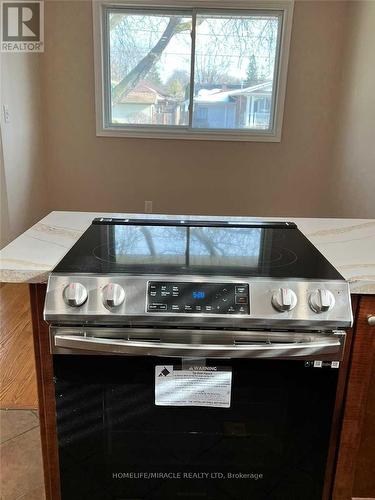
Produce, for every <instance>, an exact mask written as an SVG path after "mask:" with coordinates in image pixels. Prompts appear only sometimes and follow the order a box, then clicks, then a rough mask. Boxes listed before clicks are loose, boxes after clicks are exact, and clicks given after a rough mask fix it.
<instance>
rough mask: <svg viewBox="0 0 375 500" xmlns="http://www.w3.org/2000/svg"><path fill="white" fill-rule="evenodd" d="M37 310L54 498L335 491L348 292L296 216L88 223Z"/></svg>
mask: <svg viewBox="0 0 375 500" xmlns="http://www.w3.org/2000/svg"><path fill="white" fill-rule="evenodd" d="M45 319H46V320H47V321H48V322H49V323H50V341H51V351H52V353H53V355H54V367H55V380H56V401H57V421H58V434H59V449H60V469H61V470H60V473H61V478H62V496H63V499H64V500H65V499H70V500H71V499H75V498H77V499H80V500H81V499H83V498H90V499H96V498H98V499H99V498H100V499H101V500H103V499H107V498H108V499H123V500H124V499H140V498H142V499H143V498H144V499H146V498H147V499H149V498H150V499H151V498H152V499H154V498H155V499H159V498H160V499H166V498H171V499H172V498H173V499H175V498H180V497H191V496H193V497H199V498H212V499H221V498H240V497H244V498H256V499H258V498H259V499H263V498H264V499H284V498H285V499H290V498H295V499H302V498H303V499H304V500H306V499H318V498H322V496H324V495H325V497H326V498H328V497H329V485H327V483H326V484H325V486H324V478H325V477H327V468H329V467H330V465H329V464H327V453H328V447H329V443H330V429H331V421H332V418H333V413H334V403H335V397H336V385H337V377H338V372H339V364H340V360H341V359H342V355H343V349H344V344H345V328H347V327H349V326H351V322H352V313H351V306H350V294H349V288H348V284H347V283H346V282H345V280H344V279H343V277H342V276H341V275H340V274H339V273H338V272H337V271H336V270H335V269H334V268H333V266H332V265H331V264H330V263H329V262H328V261H327V260H326V259H325V258H324V257H323V256H322V255H321V254H320V253H319V251H318V250H317V249H316V248H315V247H314V246H313V245H312V244H311V243H310V242H309V240H308V239H307V238H305V237H304V236H303V235H302V233H301V232H300V231H299V230H298V228H297V227H296V226H295V224H293V223H290V222H285V223H274V222H267V223H265V222H262V223H260V222H253V223H249V224H247V223H242V222H241V223H238V222H231V223H227V222H212V221H201V220H199V221H194V220H186V221H184V220H164V219H161V220H141V219H133V220H131V219H95V220H94V221H93V224H92V225H91V226H90V228H89V229H88V230H87V231H86V232H85V234H84V235H83V236H82V237H81V239H80V240H79V241H78V242H77V243H76V245H75V246H74V247H73V248H72V249H71V250H70V251H69V252H68V254H67V255H66V256H65V257H64V258H63V260H62V261H61V262H60V264H59V265H58V266H57V267H56V269H55V270H54V272H53V273H52V275H51V276H50V279H49V282H48V289H47V296H46V304H45ZM328 472H329V471H328ZM87 473H88V474H89V475H90V478H91V480H90V481H86V482H84V484H81V483H82V482H81V483H79V484H80V486H77V485H78V482H77V481H78V478H79V477H82V474H87ZM199 474H202V475H201V476H199ZM236 475H237V476H236Z"/></svg>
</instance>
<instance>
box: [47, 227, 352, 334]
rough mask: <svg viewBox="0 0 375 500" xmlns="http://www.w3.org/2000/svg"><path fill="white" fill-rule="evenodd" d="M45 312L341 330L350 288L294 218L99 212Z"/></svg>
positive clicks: (62, 267)
mask: <svg viewBox="0 0 375 500" xmlns="http://www.w3.org/2000/svg"><path fill="white" fill-rule="evenodd" d="M45 317H46V318H47V319H49V320H51V321H57V322H64V323H69V324H70V323H73V322H81V321H84V322H85V323H86V324H88V323H94V324H97V323H98V324H100V323H105V324H109V325H110V324H123V325H141V326H142V325H146V324H148V325H149V324H153V325H157V326H160V325H170V324H176V323H178V324H179V325H182V326H194V327H199V328H200V327H207V326H210V327H211V326H212V324H214V325H215V327H220V328H222V327H230V328H233V327H235V328H255V327H256V328H274V327H277V328H289V329H290V328H301V327H304V328H310V329H322V328H323V329H324V328H339V327H346V326H349V325H350V324H351V307H350V296H349V289H348V285H347V283H346V282H345V280H344V279H343V277H342V276H341V275H340V274H339V273H338V271H337V270H336V269H335V268H334V267H333V266H332V265H331V264H330V263H329V262H328V261H327V259H325V257H324V256H323V255H322V254H321V253H320V252H319V251H318V250H317V249H316V248H315V247H314V246H313V245H312V243H311V242H310V241H309V240H308V239H307V238H306V237H305V236H304V235H303V234H302V233H301V232H300V231H299V230H298V228H297V226H296V225H295V224H293V223H290V222H282V223H279V222H252V223H242V222H240V223H237V222H231V223H228V222H212V221H201V220H199V221H194V220H187V221H185V220H168V219H165V220H155V219H154V220H152V219H146V220H141V219H95V220H94V221H93V224H92V225H91V226H90V227H89V228H88V229H87V231H86V232H85V233H84V234H83V236H82V237H81V238H80V239H79V240H78V241H77V243H76V244H75V245H74V247H73V248H72V249H71V250H70V251H69V252H68V253H67V255H66V256H65V257H64V258H63V259H62V260H61V262H60V263H59V264H58V266H57V267H56V268H55V270H54V272H53V273H52V275H51V277H50V280H49V286H48V292H47V300H46V308H45Z"/></svg>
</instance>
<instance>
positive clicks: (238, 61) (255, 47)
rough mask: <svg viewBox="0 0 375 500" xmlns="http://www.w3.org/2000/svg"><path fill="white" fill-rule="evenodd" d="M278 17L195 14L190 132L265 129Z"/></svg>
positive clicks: (269, 121)
mask: <svg viewBox="0 0 375 500" xmlns="http://www.w3.org/2000/svg"><path fill="white" fill-rule="evenodd" d="M280 24H281V18H280V17H279V16H278V15H277V14H267V15H264V14H260V13H259V14H258V13H254V14H253V13H252V14H246V15H245V14H236V13H230V14H199V15H198V16H197V24H196V45H195V75H194V111H193V128H205V129H237V130H238V129H244V130H270V129H271V128H272V121H273V120H272V118H273V117H272V114H273V92H274V88H275V85H274V79H275V74H276V71H275V68H276V60H277V54H278V41H279V36H278V32H279V29H280Z"/></svg>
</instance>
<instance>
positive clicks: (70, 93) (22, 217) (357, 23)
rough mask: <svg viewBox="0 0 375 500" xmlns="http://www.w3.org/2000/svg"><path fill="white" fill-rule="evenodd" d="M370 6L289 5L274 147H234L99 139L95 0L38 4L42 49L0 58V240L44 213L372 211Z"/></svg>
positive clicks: (374, 113) (374, 26)
mask: <svg viewBox="0 0 375 500" xmlns="http://www.w3.org/2000/svg"><path fill="white" fill-rule="evenodd" d="M374 9H375V2H372V1H370V2H361V1H357V2H347V1H337V2H335V1H312V2H309V1H297V2H296V6H295V15H294V25H293V31H292V43H291V50H290V61H289V75H288V85H287V95H286V103H285V113H284V127H283V137H282V141H281V143H254V142H252V143H243V142H239V143H235V142H212V141H205V142H203V141H202V142H201V141H182V140H150V139H146V140H142V139H126V138H104V137H96V134H95V112H94V83H93V82H94V78H93V47H92V13H91V2H90V1H88V0H86V1H79V0H74V1H65V0H55V1H51V0H48V1H47V5H46V52H45V53H44V54H43V55H41V56H38V55H29V56H25V55H18V54H16V55H3V58H2V59H3V61H2V63H1V69H2V87H3V89H2V91H1V94H2V102H7V103H8V105H10V110H11V114H12V117H11V119H12V121H11V124H8V125H5V124H4V123H2V133H3V148H4V159H5V165H4V167H5V168H4V172H3V173H2V175H3V174H4V175H5V181H6V188H7V189H6V192H5V193H3V191H4V189H3V187H4V184H5V182H4V181H3V179H2V195H3V196H2V222H3V224H2V226H3V227H5V225H4V224H5V223H6V222H7V218H6V213H7V212H6V209H7V210H8V214H9V220H8V222H9V230H8V231H7V234H6V235H5V239H9V238H11V237H14V236H16V235H17V234H18V233H20V232H22V231H23V230H24V229H26V227H27V226H29V225H30V224H32V223H33V222H34V221H35V220H37V219H38V218H40V217H41V216H42V215H43V214H44V213H45V211H46V210H47V209H49V210H59V209H61V210H97V211H100V210H105V211H135V212H136V211H138V212H139V211H143V208H144V200H152V201H153V203H154V211H155V212H166V213H206V214H244V215H266V216H267V215H282V216H288V215H290V216H292V215H293V216H311V217H319V216H323V217H327V216H339V217H375V206H374V201H373V198H374V196H373V194H374V189H375V187H374V186H375V180H374V164H375V163H374V148H375V140H374V120H375V109H374V95H375V94H374V92H373V89H374V87H375V85H374V64H373V53H374V52H373V47H374V46H375V40H374V36H375V35H374V33H375V21H374ZM40 78H41V82H40ZM40 83H41V85H40ZM40 100H41V102H40ZM40 104H41V106H40ZM42 117H43V123H44V133H43V132H42V128H41V118H42ZM43 137H44V145H43ZM43 156H45V160H46V161H45V163H44V164H43ZM45 176H47V184H46V182H45ZM6 195H7V196H6ZM6 198H7V199H6ZM4 199H5V202H6V204H5V205H4ZM3 207H5V208H3ZM2 241H4V237H3V240H2Z"/></svg>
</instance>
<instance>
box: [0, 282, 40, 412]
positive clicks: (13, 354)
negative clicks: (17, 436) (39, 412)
mask: <svg viewBox="0 0 375 500" xmlns="http://www.w3.org/2000/svg"><path fill="white" fill-rule="evenodd" d="M29 302H30V301H29V288H28V286H27V285H24V284H11V283H6V284H1V287H0V320H1V328H0V408H2V409H4V408H25V409H36V408H37V407H38V399H37V386H36V376H35V361H34V350H33V337H32V327H31V315H30V306H29Z"/></svg>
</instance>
